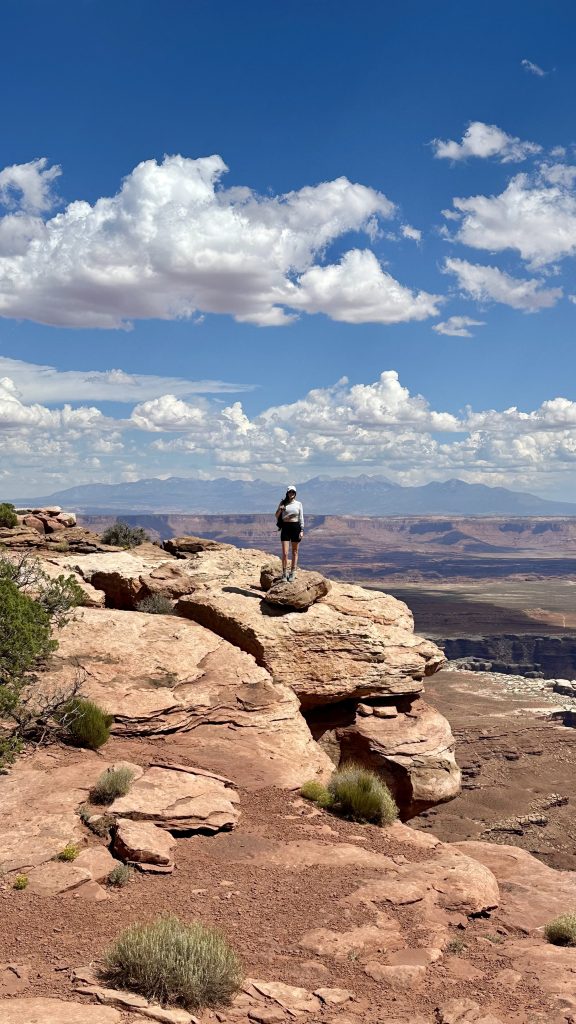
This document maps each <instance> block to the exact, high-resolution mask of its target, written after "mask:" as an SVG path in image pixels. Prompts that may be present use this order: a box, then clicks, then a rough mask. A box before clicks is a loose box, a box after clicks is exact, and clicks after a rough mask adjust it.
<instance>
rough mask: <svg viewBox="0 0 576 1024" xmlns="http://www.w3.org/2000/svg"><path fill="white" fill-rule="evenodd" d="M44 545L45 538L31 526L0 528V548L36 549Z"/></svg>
mask: <svg viewBox="0 0 576 1024" xmlns="http://www.w3.org/2000/svg"><path fill="white" fill-rule="evenodd" d="M43 543H44V536H43V534H40V533H39V532H38V530H37V529H32V528H31V527H29V526H15V527H14V528H10V527H9V526H0V547H4V548H36V547H40V545H42V544H43Z"/></svg>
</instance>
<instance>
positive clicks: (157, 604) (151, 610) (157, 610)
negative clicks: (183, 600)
mask: <svg viewBox="0 0 576 1024" xmlns="http://www.w3.org/2000/svg"><path fill="white" fill-rule="evenodd" d="M136 611H139V612H147V613H148V615H172V614H173V613H174V605H173V604H172V601H171V600H170V598H168V597H165V596H164V594H149V595H148V597H145V598H144V599H143V600H142V601H139V602H138V604H137V605H136Z"/></svg>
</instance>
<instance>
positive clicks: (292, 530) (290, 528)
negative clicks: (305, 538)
mask: <svg viewBox="0 0 576 1024" xmlns="http://www.w3.org/2000/svg"><path fill="white" fill-rule="evenodd" d="M301 530H302V527H301V526H300V523H284V524H283V525H282V532H281V534H280V540H291V541H293V542H296V543H297V542H298V541H299V540H300V533H301Z"/></svg>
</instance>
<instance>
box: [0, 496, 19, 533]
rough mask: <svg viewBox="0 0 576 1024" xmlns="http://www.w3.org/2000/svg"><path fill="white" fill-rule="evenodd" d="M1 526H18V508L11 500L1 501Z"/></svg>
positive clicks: (9, 527)
mask: <svg viewBox="0 0 576 1024" xmlns="http://www.w3.org/2000/svg"><path fill="white" fill-rule="evenodd" d="M0 526H4V527H7V528H8V529H9V530H11V529H13V527H14V526H18V517H17V515H16V509H15V508H14V505H11V504H10V502H9V501H2V502H0Z"/></svg>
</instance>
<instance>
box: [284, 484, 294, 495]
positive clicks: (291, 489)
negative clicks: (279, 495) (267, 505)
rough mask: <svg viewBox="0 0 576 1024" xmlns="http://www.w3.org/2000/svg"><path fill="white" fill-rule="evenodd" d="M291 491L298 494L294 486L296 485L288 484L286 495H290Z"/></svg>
mask: <svg viewBox="0 0 576 1024" xmlns="http://www.w3.org/2000/svg"><path fill="white" fill-rule="evenodd" d="M290 491H294V494H296V487H295V486H294V484H288V487H287V488H286V494H289V493H290Z"/></svg>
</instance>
